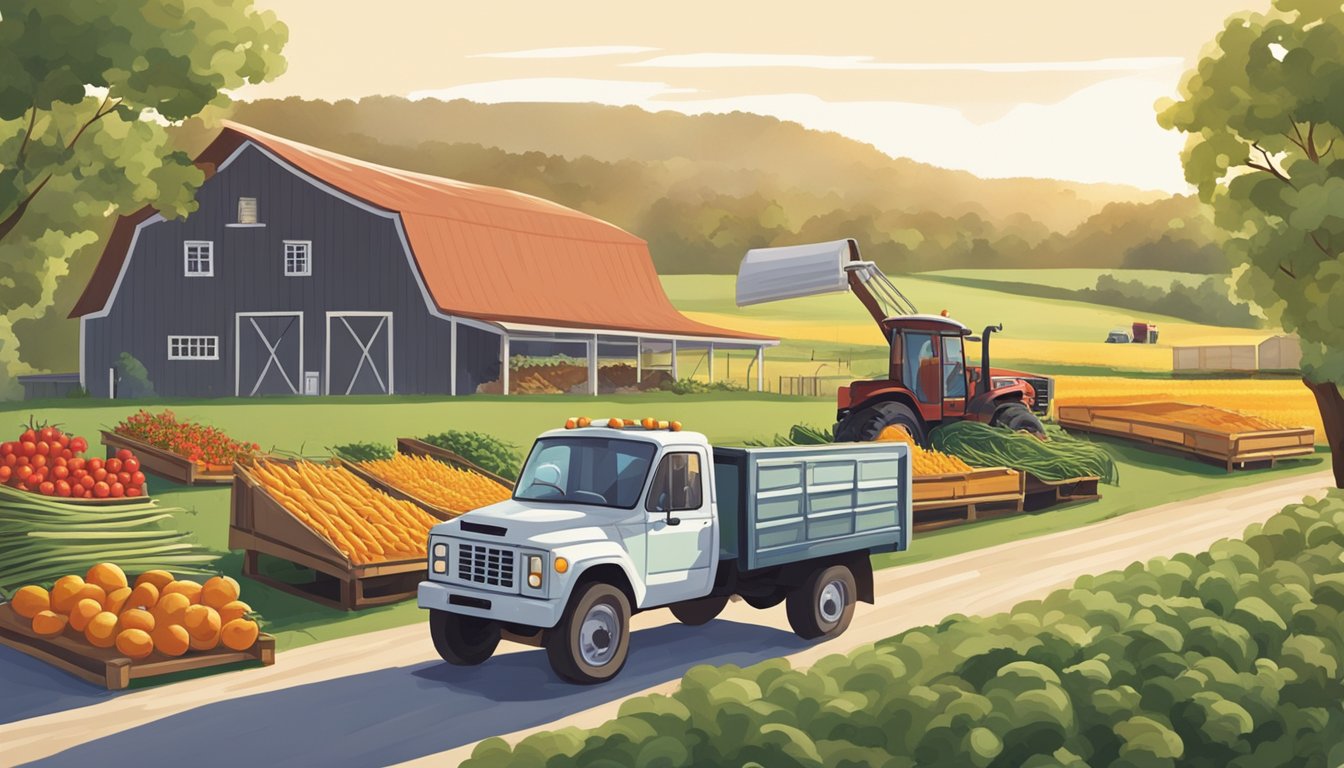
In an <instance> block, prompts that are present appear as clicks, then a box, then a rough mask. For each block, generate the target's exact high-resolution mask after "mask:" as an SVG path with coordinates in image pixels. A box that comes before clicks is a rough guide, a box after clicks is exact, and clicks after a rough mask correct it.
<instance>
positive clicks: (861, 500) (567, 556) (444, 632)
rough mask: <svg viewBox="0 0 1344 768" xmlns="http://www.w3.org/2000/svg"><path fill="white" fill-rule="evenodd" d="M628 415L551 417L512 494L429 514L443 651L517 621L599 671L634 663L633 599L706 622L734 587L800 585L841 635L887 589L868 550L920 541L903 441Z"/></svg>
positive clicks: (796, 619)
mask: <svg viewBox="0 0 1344 768" xmlns="http://www.w3.org/2000/svg"><path fill="white" fill-rule="evenodd" d="M616 421H617V420H615V419H612V420H609V421H606V422H603V421H598V422H592V423H591V425H587V424H589V422H588V420H586V419H584V420H578V421H577V424H585V425H587V426H576V425H575V424H576V422H575V420H570V422H568V424H569V425H570V427H568V428H565V429H556V430H552V431H549V432H546V433H544V434H542V435H541V436H540V437H539V438H537V441H536V443H535V444H534V445H533V446H532V450H531V452H530V454H529V456H528V458H527V461H526V462H525V464H524V466H523V470H522V473H521V474H520V476H519V481H518V485H517V489H516V490H515V492H514V495H513V498H512V499H509V500H507V501H503V502H500V503H498V504H493V505H491V506H488V507H483V508H481V509H478V510H475V511H473V512H470V513H467V514H465V515H463V516H461V517H459V518H456V519H453V520H450V521H448V522H445V523H440V524H439V525H436V526H435V527H434V528H433V529H432V530H431V531H430V536H429V563H428V578H427V580H425V581H423V582H421V583H420V587H419V595H418V597H419V600H418V602H419V605H420V607H421V608H425V609H428V611H429V625H430V635H431V638H432V639H433V642H434V645H435V648H436V649H437V650H438V652H439V654H440V655H441V656H442V657H443V658H444V659H445V660H446V661H448V662H450V663H453V664H459V665H474V664H480V663H482V662H484V661H485V660H487V659H488V658H490V656H491V655H492V654H493V653H494V651H495V648H496V647H497V646H498V644H499V642H500V640H501V639H508V640H512V641H515V642H522V643H526V644H530V645H536V646H539V647H543V648H545V649H546V652H547V656H548V657H549V660H550V663H551V666H552V668H553V669H554V670H555V672H556V673H557V674H558V675H559V676H560V677H562V678H564V679H566V680H568V681H571V682H575V683H598V682H602V681H605V680H609V679H611V678H612V677H614V676H615V675H616V674H617V673H618V672H620V670H621V668H622V667H623V666H624V664H625V660H626V656H627V652H628V649H629V642H630V617H631V615H632V614H633V613H635V612H638V611H645V610H651V609H654V608H660V607H668V608H670V609H671V611H672V614H673V615H674V616H675V617H676V618H677V619H678V620H679V621H681V622H682V623H685V624H690V625H699V624H704V623H706V622H708V621H710V620H712V619H713V618H714V617H715V616H717V615H718V614H719V612H720V611H722V610H723V608H724V606H725V605H726V604H727V603H728V600H729V598H730V597H732V596H733V595H739V596H741V598H742V599H743V600H745V601H746V602H747V603H748V604H750V605H752V606H753V607H756V608H762V609H764V608H769V607H772V606H775V605H778V604H779V603H780V602H785V603H786V609H787V614H788V619H789V624H790V626H791V627H792V628H793V630H794V632H796V633H797V634H798V635H799V636H801V637H803V638H807V639H827V638H831V637H835V636H836V635H839V634H840V633H842V632H844V631H845V629H846V628H847V627H848V626H849V623H850V619H851V617H852V616H853V612H854V604H855V601H856V600H862V601H864V602H868V603H871V602H873V571H872V565H871V561H870V560H869V556H870V555H871V554H874V553H878V552H891V551H898V550H904V549H906V548H907V547H908V546H909V543H910V532H911V498H910V494H911V490H910V482H911V465H910V454H909V449H908V447H907V446H906V445H905V444H904V443H895V442H892V443H845V444H836V445H816V446H797V447H787V448H714V447H712V446H711V445H710V444H709V441H708V440H707V439H706V438H705V436H704V435H702V434H700V433H697V432H683V431H674V429H669V428H658V426H657V424H655V425H653V428H647V427H646V428H640V427H639V426H638V425H636V426H634V427H633V428H632V427H629V426H626V427H624V428H621V427H619V426H615V425H614V422H616ZM625 423H627V424H634V422H625ZM646 423H647V420H646ZM661 424H667V422H661ZM672 427H674V428H675V427H677V425H676V423H675V422H673V423H672ZM711 468H712V469H713V471H712V472H711V471H709V470H710V469H711Z"/></svg>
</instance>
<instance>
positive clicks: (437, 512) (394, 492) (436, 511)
mask: <svg viewBox="0 0 1344 768" xmlns="http://www.w3.org/2000/svg"><path fill="white" fill-rule="evenodd" d="M335 463H336V466H338V467H344V468H345V469H346V471H348V472H350V474H352V475H354V476H355V477H358V478H359V479H360V480H363V481H364V482H366V483H368V484H369V485H372V486H373V487H374V488H377V489H378V490H380V491H382V492H383V493H386V494H387V495H388V496H391V497H392V498H394V499H401V500H402V501H409V502H411V503H412V504H414V505H416V506H417V507H420V508H421V509H423V510H425V511H426V512H428V513H429V514H431V515H433V516H434V517H436V518H438V519H440V520H452V519H453V518H454V517H457V516H459V515H461V514H463V513H462V512H458V511H457V510H453V509H447V508H445V507H440V506H437V505H435V504H431V503H429V502H428V501H425V500H424V499H422V498H420V497H418V496H416V495H415V494H412V493H409V492H407V491H403V490H401V489H400V488H398V487H397V486H395V485H393V484H391V483H389V482H387V481H386V480H384V479H382V478H381V477H378V476H376V475H374V474H372V473H370V472H369V471H367V470H365V469H364V468H363V467H361V466H359V464H357V463H355V462H353V461H346V460H345V459H342V458H339V457H337V458H336V459H335Z"/></svg>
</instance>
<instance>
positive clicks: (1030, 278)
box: [919, 268, 1209, 290]
mask: <svg viewBox="0 0 1344 768" xmlns="http://www.w3.org/2000/svg"><path fill="white" fill-rule="evenodd" d="M919 274H920V275H929V276H933V277H953V278H969V279H974V280H988V281H991V282H996V283H1035V284H1036V285H1048V286H1050V287H1052V288H1069V289H1074V290H1076V289H1079V288H1095V287H1096V285H1097V278H1098V277H1100V276H1102V275H1110V276H1111V277H1114V278H1115V279H1117V280H1127V281H1128V280H1137V281H1138V282H1140V283H1143V284H1144V285H1152V286H1158V287H1162V288H1170V287H1171V284H1172V283H1173V282H1180V283H1182V284H1184V285H1189V286H1195V285H1199V284H1200V283H1202V282H1204V281H1205V280H1207V279H1208V278H1209V275H1196V274H1191V273H1189V272H1167V271H1165V270H1161V269H1074V268H1062V269H942V270H938V271H936V272H920V273H919Z"/></svg>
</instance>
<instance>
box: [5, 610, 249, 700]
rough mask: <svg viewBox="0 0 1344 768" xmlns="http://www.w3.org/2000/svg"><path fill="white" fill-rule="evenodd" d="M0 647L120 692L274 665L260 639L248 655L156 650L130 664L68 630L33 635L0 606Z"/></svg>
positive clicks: (221, 650)
mask: <svg viewBox="0 0 1344 768" xmlns="http://www.w3.org/2000/svg"><path fill="white" fill-rule="evenodd" d="M0 644H2V645H7V646H9V647H10V648H13V649H14V650H16V651H19V652H20V653H26V654H28V655H29V656H32V657H33V658H35V659H41V660H42V661H45V662H47V663H48V664H51V665H52V666H54V667H57V668H59V669H61V670H64V671H65V672H69V673H70V674H72V675H74V676H75V677H78V678H80V679H81V680H85V681H87V682H90V683H93V684H94V685H101V686H104V687H106V688H107V689H108V690H109V691H120V690H123V689H125V688H126V687H127V686H129V685H130V684H131V681H132V680H139V679H143V678H148V677H158V676H160V675H168V674H172V673H174V672H185V671H187V670H191V669H204V668H207V667H219V666H224V665H225V664H236V663H238V662H242V661H259V662H261V663H262V665H264V666H270V665H271V664H274V663H275V638H274V637H272V636H270V635H267V634H262V635H261V636H259V637H258V638H257V642H255V643H253V644H252V647H251V648H249V649H247V650H246V651H234V650H230V649H228V648H217V649H215V650H213V651H188V652H187V653H186V654H185V655H183V656H177V657H173V656H166V655H164V654H162V653H159V652H158V651H155V652H154V653H152V654H150V655H149V656H148V657H147V658H144V659H141V660H139V661H134V660H132V659H128V658H126V657H125V656H123V655H122V654H121V652H120V651H118V650H117V649H116V648H95V647H93V646H91V645H89V644H88V642H86V641H85V640H84V638H83V637H82V636H79V635H76V634H74V633H73V632H72V631H71V630H68V629H67V630H66V631H65V632H63V633H62V634H60V635H57V636H55V637H42V636H40V635H37V634H36V633H34V632H33V630H32V627H31V625H30V623H29V622H28V621H27V620H26V619H24V618H23V617H21V616H19V615H18V614H16V613H15V612H14V609H13V608H11V607H10V605H9V604H8V603H5V604H3V605H0Z"/></svg>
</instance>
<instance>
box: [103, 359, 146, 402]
mask: <svg viewBox="0 0 1344 768" xmlns="http://www.w3.org/2000/svg"><path fill="white" fill-rule="evenodd" d="M112 367H114V368H116V370H117V381H116V396H117V398H118V399H136V398H142V397H153V396H154V382H152V381H150V380H149V371H148V370H146V369H145V365H144V363H141V362H140V361H139V360H137V359H136V358H135V356H134V355H132V354H131V353H129V352H122V353H121V354H120V355H118V356H117V361H116V362H115V363H113V364H112Z"/></svg>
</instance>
